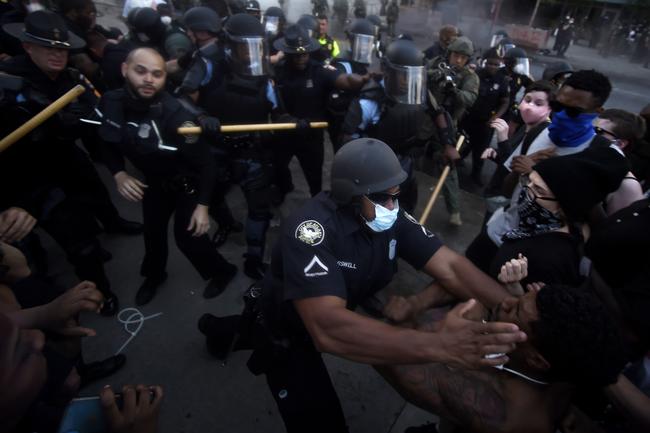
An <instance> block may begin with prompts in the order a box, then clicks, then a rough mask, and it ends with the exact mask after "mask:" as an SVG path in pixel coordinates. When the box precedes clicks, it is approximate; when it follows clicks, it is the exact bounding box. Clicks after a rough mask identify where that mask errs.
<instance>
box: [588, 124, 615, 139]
mask: <svg viewBox="0 0 650 433" xmlns="http://www.w3.org/2000/svg"><path fill="white" fill-rule="evenodd" d="M594 132H595V133H596V134H598V135H603V134H607V135H610V136H612V137H613V138H614V140H618V135H616V134H614V133H613V132H612V131H608V130H606V129H603V128H601V127H600V126H594Z"/></svg>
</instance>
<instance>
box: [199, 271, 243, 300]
mask: <svg viewBox="0 0 650 433" xmlns="http://www.w3.org/2000/svg"><path fill="white" fill-rule="evenodd" d="M235 275H237V266H235V265H232V264H230V265H229V267H228V268H226V269H224V270H223V271H220V272H219V273H218V274H217V275H215V276H214V277H212V279H211V280H210V282H209V283H208V285H207V286H205V289H203V297H204V298H206V299H211V298H216V297H217V296H219V295H220V294H222V293H223V292H224V290H226V287H227V286H228V283H230V282H231V281H232V279H233V278H235Z"/></svg>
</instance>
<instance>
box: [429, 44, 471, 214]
mask: <svg viewBox="0 0 650 433" xmlns="http://www.w3.org/2000/svg"><path fill="white" fill-rule="evenodd" d="M473 54H474V45H473V44H472V41H470V40H469V39H468V38H466V37H464V36H461V37H459V38H456V39H454V41H453V42H451V43H450V44H449V46H448V47H447V54H446V55H445V56H438V57H436V58H434V59H432V60H431V61H429V62H428V63H427V75H428V82H429V83H428V88H429V98H428V103H429V104H430V107H429V108H430V110H431V111H432V113H434V115H433V116H426V117H425V120H424V124H423V125H422V128H421V132H422V133H421V138H422V139H424V140H427V141H429V149H430V151H431V152H432V153H433V154H434V155H437V154H440V153H441V154H442V158H441V159H442V161H443V162H445V163H449V162H451V163H452V164H453V162H455V161H457V160H458V159H460V155H459V154H458V152H457V151H456V148H455V144H456V133H455V130H456V127H457V125H458V122H459V121H460V120H461V119H462V117H463V116H464V115H465V112H466V111H467V110H468V109H469V108H470V107H471V106H472V105H473V104H474V101H476V98H477V95H478V89H479V79H478V76H477V75H476V74H475V73H474V72H473V71H472V70H471V69H470V68H469V67H468V64H469V60H470V58H471V56H472V55H473ZM442 193H443V196H444V198H445V205H446V207H447V211H448V212H449V222H450V223H451V224H452V225H455V226H460V225H461V224H462V220H461V219H460V204H459V197H458V196H459V194H460V187H459V185H458V173H457V171H456V170H455V169H454V167H453V165H452V170H451V171H450V172H449V176H448V177H447V180H446V182H445V184H444V185H443V189H442Z"/></svg>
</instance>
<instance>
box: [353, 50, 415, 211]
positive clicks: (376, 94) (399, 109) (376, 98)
mask: <svg viewBox="0 0 650 433" xmlns="http://www.w3.org/2000/svg"><path fill="white" fill-rule="evenodd" d="M422 57H423V56H422V52H421V51H420V50H419V49H418V48H417V46H416V45H415V43H414V42H413V41H409V40H406V39H402V40H396V41H394V42H393V43H391V44H390V45H389V46H388V49H387V50H386V55H385V56H384V57H383V58H382V72H383V79H382V81H376V80H373V81H371V82H370V83H368V84H367V85H366V86H364V88H363V89H362V90H361V94H360V96H359V98H358V99H356V100H354V101H353V103H352V105H351V106H350V109H349V110H348V112H347V114H346V116H345V122H344V125H343V133H344V140H345V141H347V140H349V139H351V138H356V137H359V136H369V137H373V138H376V139H379V140H381V141H383V142H385V143H386V144H388V145H389V146H390V147H391V149H392V150H393V151H394V152H395V153H396V154H397V157H398V158H399V160H400V164H401V165H402V168H403V169H404V171H405V172H406V173H407V174H408V176H407V178H406V180H405V181H404V183H403V184H402V185H401V187H400V189H401V204H402V208H403V209H405V210H406V211H407V212H413V209H414V208H415V205H416V203H417V184H416V182H415V178H414V177H413V176H414V175H413V170H414V167H413V164H414V160H413V155H414V154H415V153H416V152H418V151H419V150H420V149H421V147H422V146H421V145H422V142H420V141H419V139H418V131H419V128H420V125H421V124H422V122H423V120H424V116H425V115H426V114H425V104H424V103H425V96H426V90H427V87H426V71H425V68H424V66H423V64H422Z"/></svg>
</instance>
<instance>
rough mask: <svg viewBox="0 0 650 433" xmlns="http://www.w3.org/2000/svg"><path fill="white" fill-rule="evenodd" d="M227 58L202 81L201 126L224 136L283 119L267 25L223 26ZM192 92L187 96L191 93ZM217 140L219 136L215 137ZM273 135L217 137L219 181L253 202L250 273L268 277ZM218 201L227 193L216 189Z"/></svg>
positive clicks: (239, 19)
mask: <svg viewBox="0 0 650 433" xmlns="http://www.w3.org/2000/svg"><path fill="white" fill-rule="evenodd" d="M223 44H224V57H223V58H222V59H215V64H214V67H213V68H210V69H209V70H208V71H207V72H209V73H206V75H205V76H203V77H202V78H201V80H200V81H198V83H199V86H198V93H197V94H196V105H197V106H198V111H197V115H199V122H200V124H201V127H202V128H204V129H208V130H210V131H212V132H213V133H214V134H215V135H218V133H219V130H220V123H226V124H243V123H267V122H268V121H269V117H270V116H271V115H273V117H274V118H275V117H276V116H278V117H279V116H281V114H282V111H281V107H280V105H279V104H278V100H277V96H276V92H275V88H274V87H273V84H272V82H271V80H270V79H269V76H268V65H267V53H266V41H265V32H264V26H263V25H262V23H261V22H260V21H259V20H257V19H255V17H253V16H251V15H248V14H236V15H232V16H231V17H229V18H228V20H227V21H226V23H225V25H224V27H223ZM186 94H187V93H186ZM215 138H216V137H215ZM269 139H270V136H269V135H268V134H265V133H256V132H252V133H238V134H227V135H222V136H219V137H218V138H216V140H215V142H216V144H215V145H213V147H212V151H213V153H214V154H215V156H216V158H217V171H218V178H219V179H218V181H220V182H229V183H236V184H239V185H240V187H241V188H242V190H243V192H244V195H245V197H246V201H247V203H248V216H247V218H246V224H245V232H246V243H247V252H246V254H244V257H245V261H244V273H245V274H246V275H248V276H249V277H250V278H253V279H261V278H262V276H263V275H264V269H265V267H264V263H263V260H262V259H263V257H264V245H265V240H266V231H267V229H268V226H269V221H270V219H271V204H270V179H271V176H272V166H271V156H272V155H271V149H270V147H269ZM214 200H216V202H217V203H219V202H221V201H222V200H223V191H221V192H220V191H215V199H214Z"/></svg>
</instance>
